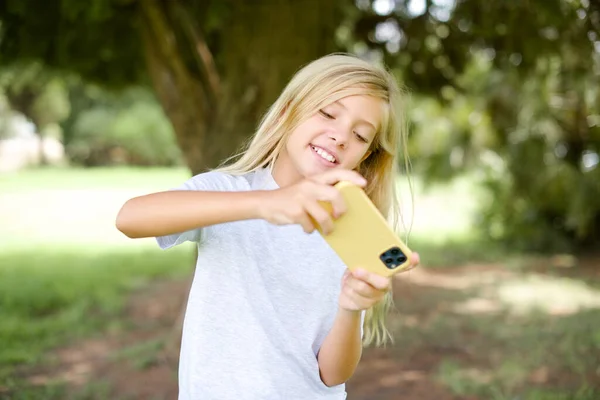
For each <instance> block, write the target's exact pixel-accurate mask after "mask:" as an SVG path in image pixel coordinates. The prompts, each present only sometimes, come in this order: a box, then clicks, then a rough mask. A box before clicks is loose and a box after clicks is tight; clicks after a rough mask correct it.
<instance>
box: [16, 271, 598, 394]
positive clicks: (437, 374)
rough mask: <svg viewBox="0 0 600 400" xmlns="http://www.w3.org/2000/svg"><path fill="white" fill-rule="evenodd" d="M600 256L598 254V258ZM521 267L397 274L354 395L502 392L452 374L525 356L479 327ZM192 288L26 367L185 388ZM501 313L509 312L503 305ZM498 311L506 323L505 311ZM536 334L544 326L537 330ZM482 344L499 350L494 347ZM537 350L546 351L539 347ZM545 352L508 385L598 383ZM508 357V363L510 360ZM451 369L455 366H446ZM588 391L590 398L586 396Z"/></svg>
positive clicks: (134, 388)
mask: <svg viewBox="0 0 600 400" xmlns="http://www.w3.org/2000/svg"><path fill="white" fill-rule="evenodd" d="M595 262H596V261H590V263H593V264H595ZM546 265H548V263H545V264H544V266H539V268H541V269H545V268H546ZM587 267H589V268H586V267H585V266H582V267H581V271H582V273H585V274H587V276H588V278H592V279H597V278H599V276H598V269H597V268H592V267H593V266H587ZM532 268H534V267H532ZM534 269H535V268H534ZM516 277H518V274H517V273H516V272H514V271H510V270H507V268H505V267H502V266H500V265H469V266H463V267H455V268H444V269H427V270H425V269H420V270H419V269H418V270H414V271H411V272H409V273H407V274H405V275H404V276H401V277H400V278H398V279H396V280H395V283H394V293H395V302H396V305H397V308H398V310H397V311H396V312H394V313H393V315H392V318H391V319H390V326H391V327H392V328H393V330H394V334H395V343H394V345H393V346H391V347H388V348H384V349H372V348H369V349H366V350H365V352H364V355H363V359H362V361H361V363H360V366H359V368H358V370H357V372H356V374H355V375H354V377H353V378H352V379H351V381H350V382H349V383H348V385H347V388H348V393H349V396H348V398H349V399H350V400H367V399H368V400H392V399H403V400H413V399H415V400H416V399H419V400H429V399H431V400H434V399H435V400H454V399H456V400H459V399H461V400H471V399H473V400H474V399H488V398H493V397H491V395H490V394H489V393H486V391H485V389H484V390H481V389H479V390H478V389H477V388H475V389H473V388H471V390H468V389H465V388H462V389H461V388H460V387H458V388H457V387H453V384H452V382H448V378H450V379H451V380H453V381H454V385H456V384H458V383H459V382H460V381H464V383H463V385H467V386H468V385H471V386H472V385H477V383H480V384H481V383H488V382H491V381H492V380H494V379H497V378H498V377H493V376H491V375H490V376H488V377H486V376H485V375H486V370H489V368H490V367H491V366H492V365H493V364H494V363H496V361H497V360H495V358H497V357H498V355H499V354H501V352H503V351H506V353H507V354H505V355H509V356H513V357H514V356H518V353H517V354H514V353H513V354H510V353H511V352H512V351H514V350H512V349H509V348H506V349H502V348H500V347H501V346H502V343H498V342H497V341H498V339H499V338H498V337H493V338H492V337H486V335H485V333H486V332H485V329H483V330H482V329H480V328H477V325H479V323H480V322H481V321H477V319H478V318H482V317H481V316H482V315H486V316H489V315H491V314H494V312H496V311H499V307H500V304H499V303H498V302H497V300H496V299H494V296H493V295H492V294H490V293H488V295H487V296H486V297H487V298H486V297H481V294H482V291H481V290H476V289H481V288H482V287H486V286H488V287H499V284H500V283H501V282H506V283H508V282H510V281H511V280H514V279H515V278H516ZM557 279H558V278H557ZM187 290H188V282H187V280H186V279H177V280H168V281H160V282H156V283H154V284H152V285H151V286H150V287H147V288H145V289H144V290H141V291H139V292H137V293H136V294H134V295H133V296H132V297H131V299H130V301H129V302H128V305H127V307H126V309H125V313H124V315H123V317H124V319H125V320H126V321H127V323H126V324H125V325H124V328H123V329H119V330H116V331H114V332H109V333H101V334H99V335H96V336H95V337H93V338H90V339H86V340H83V341H81V342H76V343H72V344H70V345H68V346H65V347H62V348H60V349H58V350H56V351H54V352H53V356H54V357H53V358H54V360H55V361H54V363H53V364H52V365H50V366H49V367H42V368H35V369H33V370H27V371H23V375H22V377H23V378H25V379H27V380H28V381H29V382H30V383H31V384H34V385H36V384H37V385H44V384H48V382H52V381H53V380H56V379H62V380H64V381H66V382H68V389H67V390H66V392H69V393H73V394H76V395H75V397H74V398H86V399H87V398H90V399H92V398H93V399H96V398H98V399H100V398H111V399H157V400H158V399H173V398H176V394H177V382H176V373H175V365H176V360H175V358H174V356H176V349H174V348H171V349H167V348H165V346H164V343H166V342H168V343H173V342H172V341H169V340H167V338H173V337H174V336H173V335H174V334H175V335H176V334H177V332H176V331H173V327H174V325H175V322H176V320H177V317H178V315H179V312H180V305H181V301H183V300H184V299H185V296H186V293H187ZM174 294H177V295H175V296H174ZM556 304H558V305H557V306H556V307H555V308H552V307H550V308H549V309H548V312H549V313H550V314H552V313H555V314H557V315H562V314H569V313H570V312H569V311H568V310H567V309H566V308H565V306H564V305H560V301H559V302H557V303H556ZM572 306H573V307H575V305H572ZM461 309H462V311H461ZM571 311H573V310H571ZM465 315H467V317H466V318H465ZM595 315H597V314H595ZM453 316H455V317H456V318H455V319H454V318H453ZM494 318H504V317H500V316H498V315H496V317H494ZM506 318H508V317H506ZM494 321H495V322H496V323H500V319H495V320H494ZM440 324H441V325H440ZM484 324H485V321H484ZM593 324H595V326H598V323H597V322H590V325H589V328H590V329H591V328H592V325H593ZM539 328H540V329H541V328H542V326H539ZM403 333H404V334H403ZM511 334H512V336H514V339H518V340H520V341H522V340H525V339H524V338H522V337H519V336H520V334H519V333H518V331H517V330H514V331H512V333H511ZM535 337H536V335H535V333H534V339H535ZM537 337H538V339H539V340H540V341H542V342H543V341H544V340H545V339H544V338H543V334H542V333H541V332H540V334H539V335H537ZM482 349H488V350H489V351H488V352H484V351H481V350H482ZM531 350H532V351H534V350H535V349H531ZM589 350H591V349H589ZM479 351H481V352H479ZM542 351H543V349H542ZM546 351H550V349H546ZM584 351H585V349H584ZM532 356H533V355H532ZM533 357H539V354H538V355H537V356H533ZM597 360H598V358H597V357H596V359H595V360H593V359H592V360H590V361H591V362H592V364H593V363H594V362H595V361H597ZM540 361H541V365H537V366H532V367H531V369H528V370H527V371H523V370H522V368H519V367H515V369H516V371H512V372H511V371H507V372H506V375H507V376H508V378H504V379H508V385H506V383H507V382H504V384H499V386H498V387H501V386H502V387H503V389H504V390H507V388H508V389H511V388H512V389H513V390H514V389H516V388H517V387H520V388H525V387H529V388H533V387H539V388H548V390H549V391H550V392H554V391H555V390H563V391H567V392H565V393H571V394H573V393H575V391H576V390H578V388H580V387H581V385H582V383H587V384H588V385H590V386H596V387H597V386H598V385H600V376H599V374H598V371H597V370H596V371H594V370H593V368H590V370H589V371H587V372H586V373H584V374H583V375H585V376H583V377H582V376H581V375H580V374H577V373H575V372H574V371H569V370H568V369H564V370H561V369H560V368H562V366H560V365H559V366H556V368H558V369H554V368H555V366H554V365H552V363H551V361H550V359H548V358H545V357H542V358H541V360H540ZM584 364H585V363H584ZM499 365H500V368H502V363H500V364H499ZM452 366H453V367H452ZM458 366H461V368H460V369H459V368H458ZM592 366H593V365H592ZM590 367H591V366H590ZM586 368H587V367H586ZM444 370H445V371H446V372H447V374H448V376H444ZM461 371H467V372H466V373H461ZM468 371H471V373H472V378H473V380H472V382H471V383H468V382H469V380H468V379H467V377H468V376H469V372H468ZM500 379H503V378H502V377H500ZM461 391H462V392H463V393H461ZM478 391H479V393H478ZM91 393H95V395H92V394H91ZM596 393H597V392H596ZM77 396H79V397H77ZM487 396H489V397H487ZM497 398H504V397H497ZM506 398H508V397H506ZM532 398H533V397H532ZM539 398H540V399H542V398H543V399H546V398H548V399H550V398H552V399H554V398H560V397H539ZM565 398H567V397H565ZM568 398H578V397H568ZM580 398H582V399H587V397H583V396H582V397H580ZM589 399H591V397H590V398H589Z"/></svg>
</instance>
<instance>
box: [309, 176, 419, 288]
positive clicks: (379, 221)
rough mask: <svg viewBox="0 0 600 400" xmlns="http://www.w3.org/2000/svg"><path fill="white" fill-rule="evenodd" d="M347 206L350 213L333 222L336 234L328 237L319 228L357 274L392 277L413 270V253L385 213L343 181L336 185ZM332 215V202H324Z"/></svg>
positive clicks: (326, 239)
mask: <svg viewBox="0 0 600 400" xmlns="http://www.w3.org/2000/svg"><path fill="white" fill-rule="evenodd" d="M335 187H336V188H337V189H338V190H339V191H340V193H341V194H342V196H343V198H344V201H345V203H346V207H347V210H346V212H345V213H344V214H343V215H341V216H340V217H338V218H337V219H334V220H333V230H332V231H331V232H330V233H329V234H327V235H325V234H323V232H322V230H321V229H320V227H319V225H318V224H316V226H317V230H319V232H320V233H321V235H322V236H323V238H324V239H325V241H326V242H327V243H328V244H329V246H331V248H332V249H333V250H334V251H335V252H336V253H337V255H338V256H339V257H340V258H341V259H342V261H343V262H344V264H346V266H347V267H348V269H350V270H351V271H353V270H354V269H356V268H364V269H366V270H368V271H370V272H373V273H376V274H379V275H383V276H387V277H389V276H392V275H395V274H397V273H399V272H402V271H404V270H406V269H407V268H408V267H409V266H410V258H411V254H412V252H411V250H410V249H409V248H408V246H407V245H406V244H405V243H404V242H403V241H402V240H400V238H399V237H398V235H397V234H396V233H395V232H394V231H393V230H392V228H391V227H390V225H389V224H388V223H387V221H386V220H385V218H384V217H383V215H382V214H381V212H380V211H379V210H378V209H377V207H375V205H374V204H373V202H372V201H371V199H370V198H369V197H368V196H367V194H366V193H365V192H364V190H363V189H362V188H361V187H360V186H357V185H355V184H353V183H350V182H346V181H342V182H339V183H337V184H336V185H335ZM321 204H322V205H323V207H324V208H325V209H326V210H327V211H328V212H329V213H330V214H331V213H332V211H333V208H332V206H331V204H330V203H329V202H322V203H321Z"/></svg>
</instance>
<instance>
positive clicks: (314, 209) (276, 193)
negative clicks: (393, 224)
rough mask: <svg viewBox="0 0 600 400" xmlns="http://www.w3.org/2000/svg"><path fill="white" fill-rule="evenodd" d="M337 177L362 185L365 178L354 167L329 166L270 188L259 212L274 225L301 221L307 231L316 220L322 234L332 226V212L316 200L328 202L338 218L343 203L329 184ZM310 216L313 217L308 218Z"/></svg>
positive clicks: (312, 226)
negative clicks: (304, 177) (328, 168)
mask: <svg viewBox="0 0 600 400" xmlns="http://www.w3.org/2000/svg"><path fill="white" fill-rule="evenodd" d="M339 181H350V182H353V183H355V184H357V185H359V186H361V187H364V186H365V185H366V183H367V182H366V180H365V179H364V178H363V177H362V176H360V174H358V173H357V172H355V171H351V170H344V169H338V168H336V169H332V170H329V171H327V172H325V173H323V174H319V175H315V176H312V177H310V178H307V179H303V180H302V181H300V182H299V183H296V184H294V185H290V186H288V187H285V188H281V189H277V190H273V191H271V192H269V193H267V194H266V195H265V196H264V201H263V202H261V210H260V215H261V216H262V218H263V219H265V220H267V221H268V222H270V223H272V224H276V225H288V224H300V225H302V228H303V229H304V231H305V232H306V233H311V232H313V231H314V230H315V228H316V227H315V224H314V222H313V221H316V223H318V224H319V225H320V227H321V229H322V230H323V232H324V233H325V234H327V233H329V232H330V231H331V229H332V228H333V221H332V217H331V215H329V213H328V212H327V210H325V209H324V208H323V207H322V206H321V205H320V204H319V201H326V202H330V203H331V205H332V207H333V217H334V218H337V217H339V216H340V215H342V214H343V213H344V212H345V211H346V205H345V204H344V199H343V198H342V195H341V194H340V192H339V191H338V190H337V189H336V188H334V187H333V186H332V185H334V184H336V183H337V182H339ZM311 218H312V219H311Z"/></svg>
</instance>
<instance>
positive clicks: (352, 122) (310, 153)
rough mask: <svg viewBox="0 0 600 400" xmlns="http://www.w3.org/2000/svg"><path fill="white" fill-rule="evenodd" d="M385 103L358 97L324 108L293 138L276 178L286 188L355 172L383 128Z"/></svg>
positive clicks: (290, 137) (276, 168) (284, 154)
mask: <svg viewBox="0 0 600 400" xmlns="http://www.w3.org/2000/svg"><path fill="white" fill-rule="evenodd" d="M382 111H383V101H382V100H381V99H378V98H375V97H372V96H364V95H356V96H348V97H345V98H342V99H340V100H338V101H336V102H334V103H331V104H329V105H327V106H325V107H323V108H321V109H320V110H319V111H318V112H317V113H315V114H314V115H312V116H311V117H310V118H308V119H307V120H305V121H304V122H303V123H302V124H300V125H298V127H297V128H296V129H295V130H294V131H293V132H292V133H291V134H290V136H289V138H288V141H287V143H286V145H285V147H284V148H283V150H282V152H281V154H280V155H279V157H278V159H277V161H276V163H275V166H274V171H273V175H274V178H275V180H276V181H277V182H278V184H279V186H285V185H288V184H292V183H295V182H297V181H298V180H301V179H303V178H306V177H309V176H311V175H315V174H319V173H322V172H325V171H326V170H328V169H330V168H343V169H355V168H356V167H358V165H359V164H360V162H361V161H363V160H364V159H366V158H367V157H368V156H369V154H370V152H369V149H370V148H371V144H372V143H373V140H374V139H375V135H376V133H377V130H378V128H379V126H380V121H381V117H382Z"/></svg>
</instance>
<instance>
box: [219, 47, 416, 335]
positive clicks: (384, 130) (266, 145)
mask: <svg viewBox="0 0 600 400" xmlns="http://www.w3.org/2000/svg"><path fill="white" fill-rule="evenodd" d="M352 95H368V96H373V97H376V98H379V99H381V100H383V101H384V102H385V104H386V106H385V107H384V113H383V118H382V120H381V125H380V127H379V131H378V132H377V135H376V137H375V140H374V142H373V144H372V148H371V149H370V150H371V151H372V153H371V154H370V155H369V156H368V157H367V159H366V160H364V161H363V162H362V163H361V164H360V165H359V166H358V168H357V171H358V172H359V173H360V174H361V175H362V176H364V177H365V178H366V179H367V182H368V183H367V186H366V187H365V192H366V193H367V195H368V196H369V198H370V199H371V201H373V203H374V204H375V206H376V207H377V208H378V209H379V211H380V212H381V213H382V214H383V215H384V216H385V217H386V218H388V220H389V221H390V223H391V224H392V226H393V227H394V229H397V228H398V218H397V217H398V216H399V214H400V213H399V207H398V202H397V198H396V189H395V184H394V183H395V178H396V174H397V164H398V163H397V154H398V148H399V145H400V142H402V143H401V144H402V150H403V152H404V156H405V161H407V160H408V156H407V146H406V131H407V130H406V122H405V118H404V116H403V113H404V111H403V108H404V107H403V104H402V102H403V100H404V99H403V96H402V95H403V92H402V91H401V90H400V88H399V87H398V84H397V82H396V80H395V79H394V77H393V76H392V75H391V74H390V73H389V72H388V71H387V70H385V69H384V68H383V67H380V66H377V65H374V64H372V63H370V62H367V61H365V60H362V59H360V58H358V57H356V56H353V55H348V54H339V53H336V54H330V55H327V56H324V57H321V58H319V59H317V60H315V61H313V62H311V63H309V64H308V65H306V66H304V67H303V68H302V69H300V70H299V71H298V72H297V73H296V75H295V76H294V77H293V78H292V79H291V80H290V82H289V83H288V85H287V86H286V87H285V89H284V90H283V92H282V93H281V95H280V96H279V98H278V99H277V100H276V101H275V103H274V104H273V105H272V106H271V107H270V108H269V110H268V112H267V113H266V114H265V115H264V117H263V118H262V120H261V121H260V124H259V126H258V129H257V132H256V134H255V135H254V136H253V137H252V138H251V140H250V141H249V142H248V143H247V144H246V145H245V148H244V149H243V150H242V152H241V153H239V154H238V155H235V156H233V157H232V158H230V159H228V160H226V161H225V162H224V163H223V164H222V165H221V166H220V167H219V168H217V170H219V171H222V172H227V173H230V174H234V175H239V174H244V173H247V172H251V171H255V170H257V169H260V168H264V167H272V166H273V163H274V162H275V160H276V159H277V157H278V155H279V154H280V152H281V150H282V148H283V146H284V145H285V143H286V140H287V137H288V135H289V134H290V133H291V132H292V131H293V130H294V129H295V127H296V126H298V124H300V123H302V122H303V121H304V120H305V119H307V118H308V117H310V116H311V115H313V114H314V113H316V112H317V111H318V110H319V109H320V108H321V107H324V106H326V105H328V104H331V103H333V102H335V101H337V100H339V99H342V98H344V97H347V96H352ZM233 158H237V160H236V161H235V162H232V163H230V164H227V163H228V162H229V161H230V160H231V159H233ZM407 166H408V165H407ZM392 305H393V297H392V292H391V291H390V292H388V293H387V294H386V296H385V298H384V300H383V301H381V302H380V303H379V304H377V305H376V306H374V307H372V308H371V309H369V310H367V313H366V315H365V324H364V325H365V335H364V339H363V344H364V345H365V346H367V345H370V344H372V343H375V345H376V346H380V345H382V344H384V343H385V342H387V340H388V339H391V340H393V338H392V336H391V335H390V334H389V331H388V330H387V329H386V325H385V317H386V315H387V313H388V311H389V309H390V307H391V306H392Z"/></svg>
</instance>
